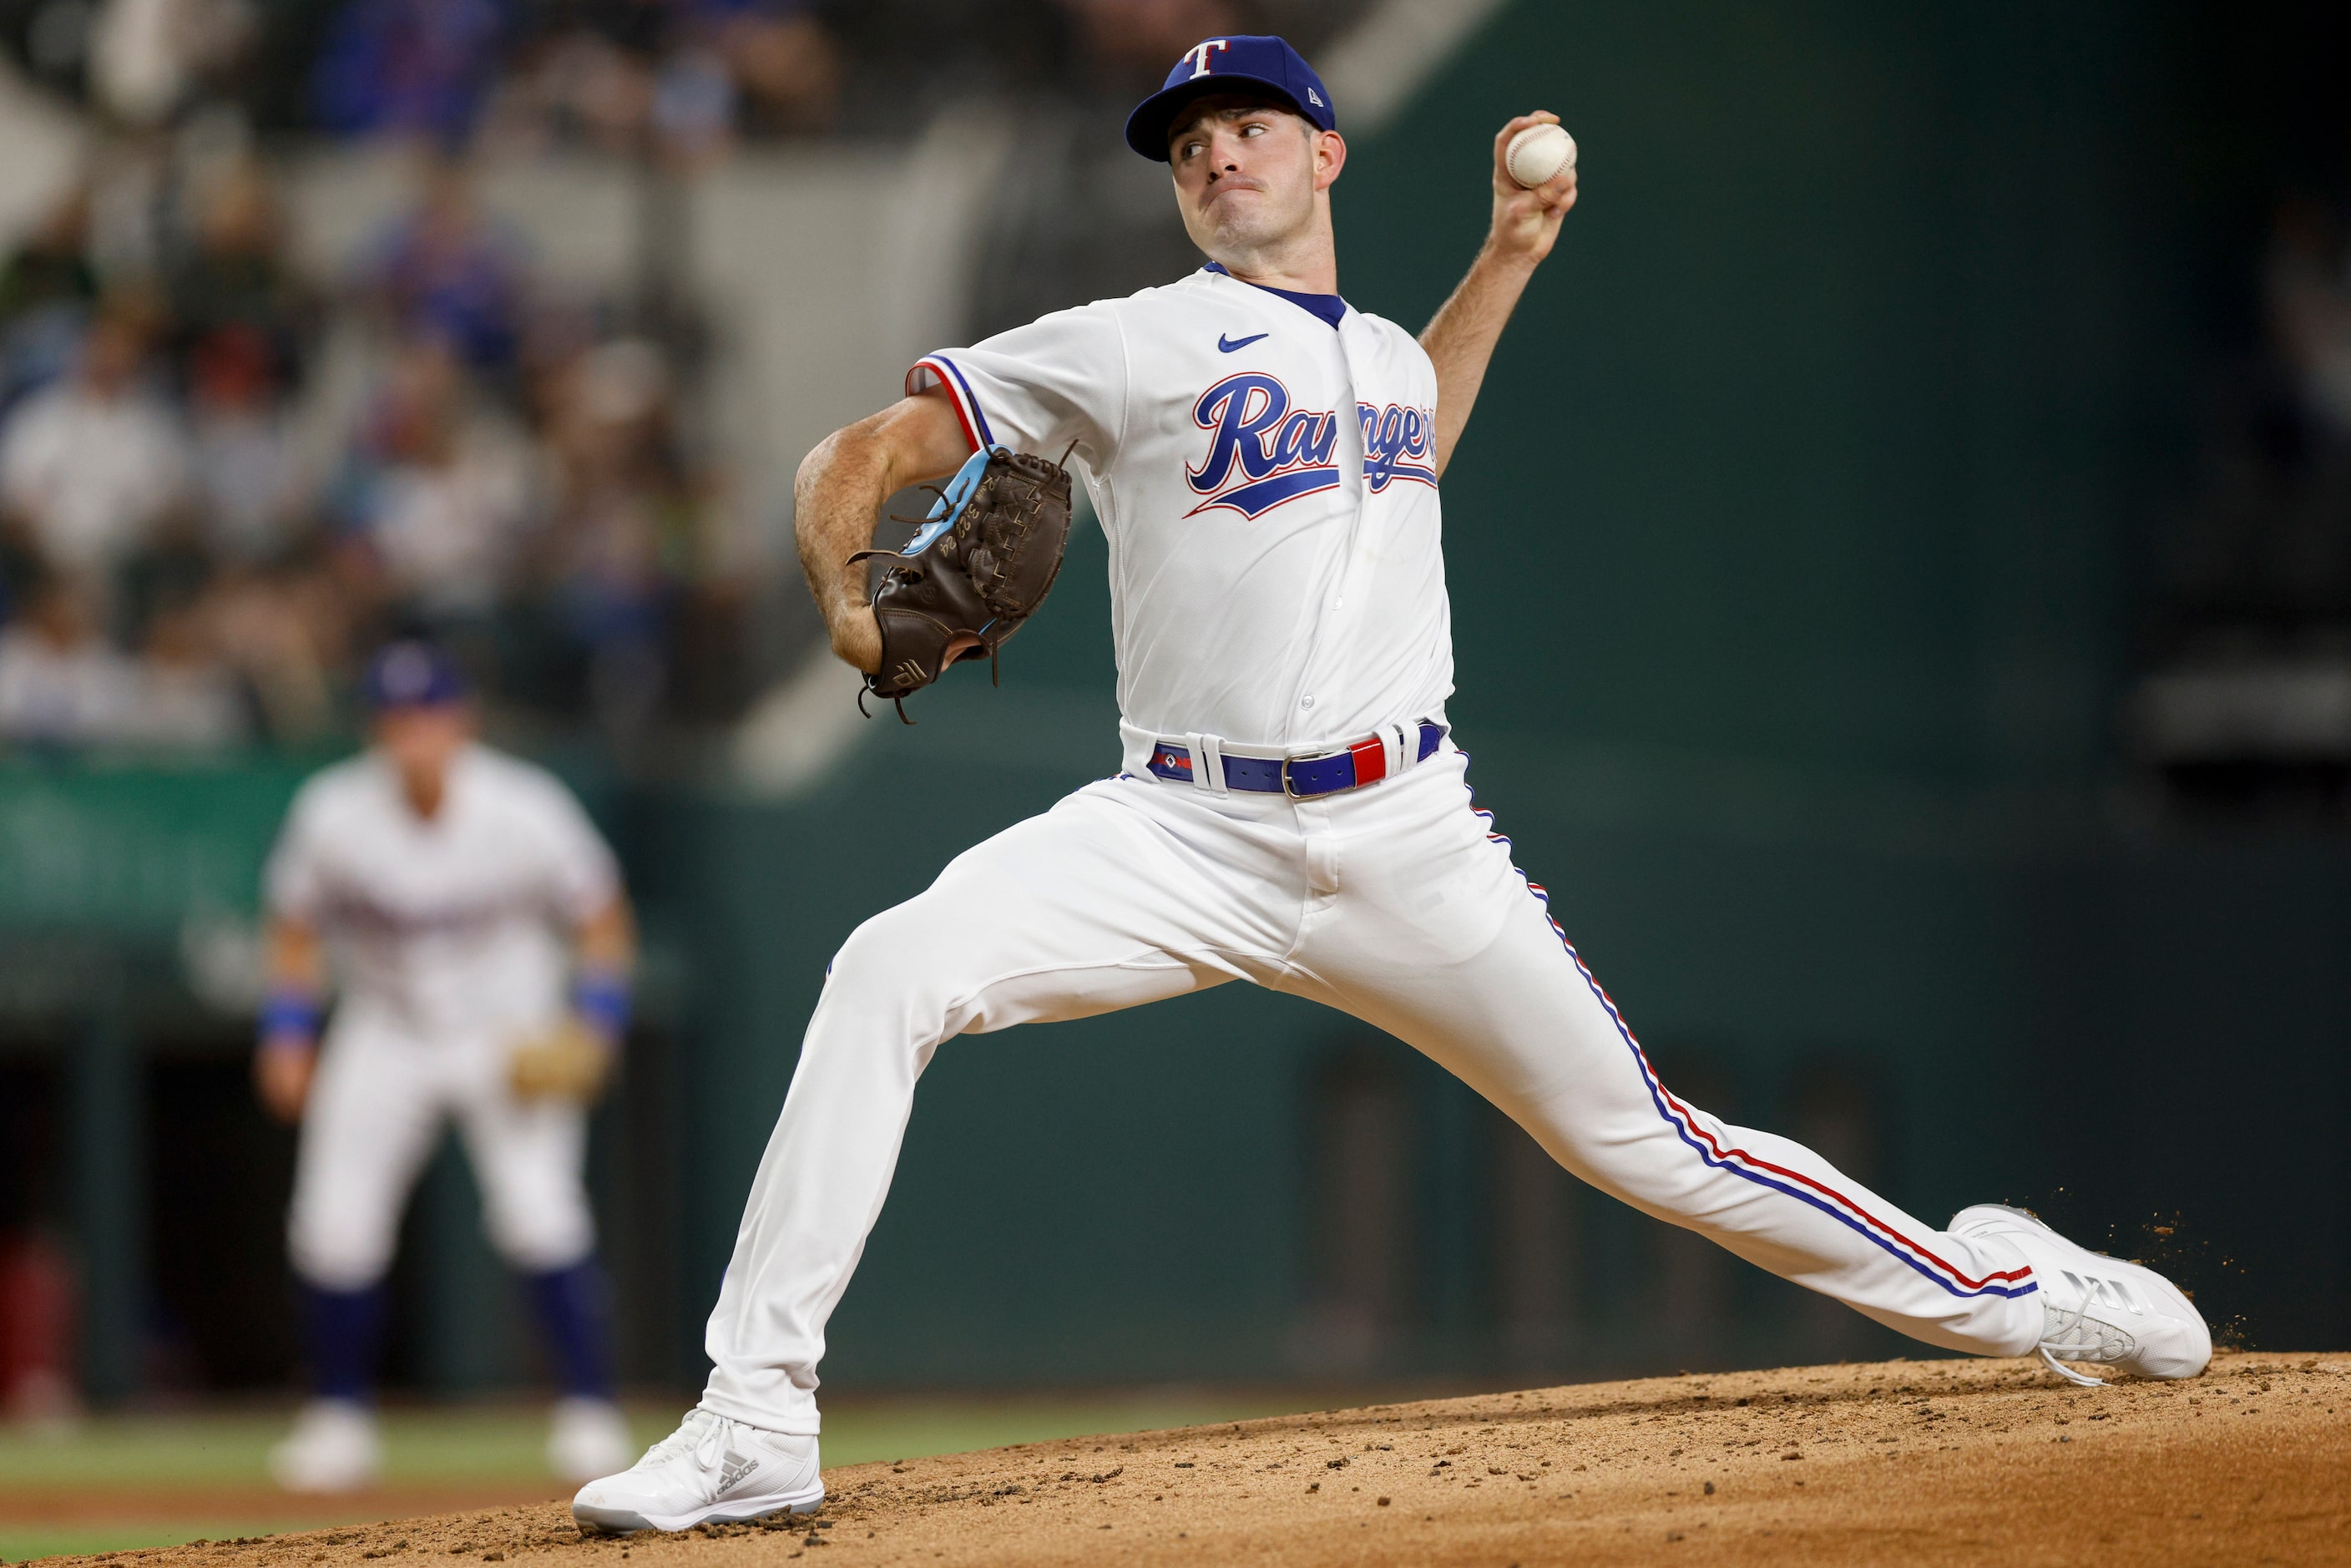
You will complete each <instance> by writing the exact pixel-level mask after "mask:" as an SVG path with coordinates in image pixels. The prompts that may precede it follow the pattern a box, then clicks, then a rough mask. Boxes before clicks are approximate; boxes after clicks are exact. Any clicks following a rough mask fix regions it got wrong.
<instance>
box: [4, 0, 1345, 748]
mask: <svg viewBox="0 0 2351 1568" xmlns="http://www.w3.org/2000/svg"><path fill="white" fill-rule="evenodd" d="M1359 9H1360V5H1359V4H1357V3H1356V0H1340V3H1336V4H1325V3H1321V0H1002V3H1000V4H991V5H977V4H972V3H970V0H870V3H867V4H861V5H832V4H828V3H818V0H279V3H276V4H271V5H262V4H259V0H0V45H5V47H7V48H8V49H9V50H10V51H11V52H12V53H13V55H14V57H15V59H16V68H17V69H18V70H19V71H20V72H21V73H23V74H24V75H26V77H28V78H30V79H31V80H32V81H34V82H36V83H37V84H39V85H40V86H41V87H42V88H44V89H47V90H51V91H54V92H58V93H62V94H64V95H66V96H68V97H69V98H71V99H74V100H75V101H77V102H78V104H79V105H80V106H81V108H82V110H84V112H85V115H86V120H87V122H88V123H89V126H90V127H91V128H92V130H93V131H94V132H95V137H94V140H93V141H92V144H91V152H90V155H89V159H88V168H87V172H86V173H85V176H84V178H83V179H82V181H81V182H80V183H79V184H78V186H77V188H75V189H74V190H73V191H71V192H70V193H68V194H67V195H66V196H65V197H64V198H63V199H62V200H60V201H58V202H57V203H56V204H55V205H54V206H53V207H52V208H51V209H50V210H49V211H48V212H47V215H46V216H45V217H44V218H43V219H42V220H41V221H40V223H39V224H38V225H37V227H36V228H34V229H33V230H32V231H31V232H30V233H28V234H26V235H23V236H21V237H20V238H19V239H18V240H17V241H16V244H15V246H14V249H13V254H10V255H8V256H7V257H6V259H5V263H0V741H5V742H8V743H12V744H14V745H15V746H16V747H19V748H22V747H26V746H35V747H37V746H44V745H46V746H87V745H105V744H125V745H145V746H172V747H224V746H231V745H236V744H241V743H277V744H283V743H289V742H290V743H300V742H302V741H304V740H306V739H308V738H309V737H316V736H319V735H322V734H330V733H333V732H335V731H336V730H337V729H338V727H339V726H341V725H343V724H346V723H348V717H349V705H348V702H347V700H346V697H345V693H346V689H347V687H348V685H349V680H350V673H351V671H352V670H353V668H354V661H355V659H356V657H357V656H358V655H359V653H361V652H363V651H364V648H365V647H366V646H367V645H369V644H370V643H372V642H374V641H375V640H377V639H379V638H381V637H383V636H387V635H392V634H411V633H422V634H429V635H432V636H434V637H436V638H439V639H440V640H442V641H443V642H444V643H447V644H448V645H450V646H451V647H453V648H455V649H456V650H458V651H459V652H460V653H461V655H462V656H463V657H464V658H465V661H466V662H467V664H469V665H470V666H471V667H473V668H474V669H475V673H476V675H477V677H478V678H479V680H480V681H481V684H482V685H483V687H484V689H485V691H486V694H487V695H488V697H489V699H490V700H491V702H492V703H493V704H494V705H495V706H502V707H504V708H505V709H506V710H507V713H508V714H509V716H513V715H520V716H525V717H526V718H545V719H547V720H549V721H552V722H558V723H568V722H575V721H586V722H589V723H591V724H592V725H593V726H595V727H597V728H598V729H600V730H601V731H602V732H603V733H604V734H605V735H606V736H607V737H610V738H612V739H614V740H621V741H626V740H629V739H632V738H635V737H640V736H641V735H642V733H643V731H644V730H645V729H646V728H647V727H649V726H653V725H656V724H661V723H664V722H667V721H674V720H682V721H684V722H688V723H695V722H706V721H711V720H724V719H725V718H727V717H729V716H733V715H734V714H736V713H738V712H740V711H741V709H742V708H743V706H745V705H746V704H747V702H748V701H749V700H750V697H751V695H753V691H754V689H755V687H756V677H755V675H754V674H753V673H752V672H751V671H750V670H749V668H748V666H747V663H746V661H745V659H744V658H743V657H742V654H743V651H744V649H745V647H746V646H747V644H748V643H752V642H755V641H758V640H760V639H761V638H764V639H765V640H766V642H767V643H774V642H775V641H777V639H778V637H779V636H781V635H782V633H781V632H778V630H777V629H776V628H775V627H762V626H760V625H758V624H756V622H758V617H759V615H760V614H761V613H767V614H768V618H769V619H770V620H774V619H776V617H777V614H778V612H776V610H775V605H776V602H777V601H774V600H772V599H763V598H762V597H761V595H762V594H763V593H764V592H766V591H768V589H771V588H773V586H774V585H775V579H774V578H773V577H772V575H768V576H764V577H763V574H762V569H763V566H764V565H765V564H766V563H765V562H764V561H763V559H762V553H763V552H762V550H761V549H760V548H759V546H758V539H759V538H760V537H761V530H760V528H758V527H757V526H755V524H754V520H753V519H747V518H745V517H741V516H739V515H737V514H738V513H739V511H740V503H739V501H738V499H737V497H735V496H734V495H733V494H732V491H731V488H730V486H729V485H728V483H727V482H726V475H725V474H724V472H723V471H722V468H721V465H719V464H717V463H716V460H715V459H714V458H713V457H712V456H711V455H710V454H709V451H708V445H709V440H708V432H709V429H710V425H711V422H710V421H709V420H708V419H706V418H705V417H704V416H703V411H702V408H701V406H700V405H701V402H702V396H703V390H702V389H703V382H704V381H705V375H704V371H705V359H706V356H705V353H704V352H703V347H704V345H705V343H706V342H707V340H708V339H709V337H710V334H709V332H708V331H707V330H706V329H705V328H704V326H703V324H702V323H701V322H700V321H699V320H698V319H697V317H696V314H695V310H696V307H695V301H693V300H692V299H690V298H680V297H678V290H679V288H680V287H681V286H680V285H678V284H677V282H676V281H675V279H674V278H671V279H668V280H666V282H665V283H664V281H663V280H659V279H644V280H641V283H640V286H639V292H638V296H637V297H635V298H626V299H582V298H567V297H565V296H564V295H563V294H562V292H561V291H560V290H559V289H557V288H555V287H551V286H550V284H549V281H548V280H547V279H546V278H545V277H541V276H540V275H539V274H538V272H537V271H536V270H535V269H534V267H533V263H532V258H531V257H530V256H529V255H528V251H527V249H526V248H525V246H522V245H521V244H520V243H519V242H518V241H517V239H516V238H515V237H514V236H513V235H510V234H508V233H507V232H505V231H504V230H502V229H501V227H500V226H499V225H496V223H494V222H492V221H490V220H489V219H487V218H486V217H485V216H484V214H483V213H482V211H481V209H480V208H479V207H478V206H477V204H475V200H474V197H473V193H472V192H471V190H470V188H469V183H468V177H467V171H468V170H469V169H474V168H479V167H482V166H485V165H486V164H490V163H502V162H511V161H514V160H517V159H528V158H529V157H532V156H535V155H537V154H539V153H542V152H548V151H550V150H562V151H566V152H571V153H575V154H584V155H589V156H595V157H603V158H611V159H620V160H623V161H626V162H629V163H631V165H632V166H633V167H637V168H640V169H642V170H643V171H645V172H647V174H648V175H649V176H650V177H651V178H652V179H653V182H654V183H656V184H657V185H672V184H674V183H676V182H681V181H687V180H692V179H694V178H696V177H698V175H699V174H700V173H702V172H705V171H706V170H708V169H710V168H712V167H714V166H716V164H717V163H718V162H721V161H723V160H724V159H726V157H727V156H728V154H729V153H730V152H732V151H734V150H735V149H737V148H738V147H739V146H741V145H743V144H744V143H745V142H746V141H757V140H760V139H772V138H776V137H794V136H812V135H833V136H844V135H845V136H861V135H862V136H887V137H893V138H903V137H905V136H907V135H910V134H912V133H913V132H914V131H916V130H918V129H919V127H920V124H921V122H922V121H923V120H924V119H925V118H926V116H927V111H928V106H930V105H932V104H935V103H937V102H943V101H949V100H951V99H955V98H956V97H962V96H968V95H972V94H976V93H986V92H990V91H995V92H1004V91H1014V90H1017V91H1019V92H1021V93H1023V95H1024V96H1025V97H1027V98H1028V99H1029V100H1030V101H1031V103H1032V108H1033V110H1034V112H1035V115H1036V117H1037V120H1038V124H1039V127H1040V135H1039V138H1038V145H1037V146H1036V147H1034V148H1032V149H1031V150H1030V153H1031V156H1032V158H1033V160H1034V161H1035V162H1036V163H1037V166H1038V169H1039V170H1040V177H1039V178H1037V179H1035V180H1032V181H1030V182H1028V183H1027V185H1026V189H1027V191H1028V193H1027V194H1026V195H1025V196H1022V197H1020V198H1019V200H1016V201H1014V202H1012V203H1010V204H1007V205H1006V206H1005V208H1004V210H1003V212H1002V214H1000V217H999V225H1000V227H1001V228H1002V231H1003V232H1002V233H1001V234H1000V235H998V236H997V237H996V239H995V240H994V242H993V243H991V244H990V245H989V246H986V247H984V250H985V253H986V254H985V256H984V259H983V262H982V269H981V271H982V275H981V277H979V279H978V280H977V285H976V291H975V292H976V296H977V304H976V306H975V314H976V315H977V316H979V317H980V318H982V319H980V320H979V321H977V323H975V325H976V327H977V329H982V330H985V329H991V328H992V327H993V326H995V325H999V324H1001V323H1000V322H998V321H997V320H996V319H995V318H998V317H1005V318H1007V319H1012V318H1016V317H1017V318H1019V319H1026V318H1027V317H1029V316H1033V315H1035V314H1037V313H1039V312H1040V311H1041V310H1045V309H1050V308H1058V307H1060V306H1061V305H1063V304H1067V303H1069V302H1070V301H1071V300H1072V299H1077V298H1092V297H1097V296H1100V295H1102V294H1106V293H1122V292H1125V291H1127V290H1129V289H1132V288H1134V287H1141V286H1142V285H1144V284H1146V283H1151V282H1156V281H1160V280H1162V279H1163V278H1164V277H1165V276H1168V275H1170V274H1171V273H1172V272H1177V271H1181V270H1182V269H1183V268H1185V267H1188V266H1189V265H1191V259H1192V258H1191V253H1190V251H1189V248H1188V246H1186V244H1185V242H1184V239H1183V235H1182V234H1181V231H1180V229H1178V228H1177V227H1175V225H1174V224H1173V222H1172V220H1171V218H1170V217H1169V214H1167V211H1166V206H1165V200H1164V197H1163V196H1162V194H1161V193H1159V192H1158V191H1157V189H1156V187H1155V186H1153V187H1152V188H1151V190H1150V192H1149V193H1150V195H1151V196H1152V198H1153V199H1152V200H1151V201H1150V202H1149V203H1148V204H1137V203H1134V202H1132V201H1129V202H1125V203H1124V204H1123V207H1126V208H1134V209H1135V213H1134V220H1133V222H1131V223H1128V224H1125V225H1123V226H1122V225H1121V223H1120V221H1118V213H1119V212H1120V211H1121V210H1122V203H1121V202H1120V201H1119V200H1118V197H1119V194H1120V193H1121V192H1123V191H1125V190H1126V189H1127V187H1128V186H1130V185H1134V183H1136V182H1137V180H1138V179H1139V178H1140V176H1139V175H1138V173H1137V171H1136V170H1135V169H1134V168H1133V167H1130V165H1132V164H1133V163H1134V160H1133V159H1132V158H1131V157H1129V156H1127V155H1125V154H1124V152H1123V148H1122V147H1121V146H1120V145H1119V141H1118V138H1117V136H1116V134H1115V125H1114V124H1110V125H1109V129H1107V130H1105V129H1103V128H1102V127H1100V126H1092V124H1091V121H1092V120H1094V119H1104V120H1105V123H1106V124H1108V123H1109V121H1110V120H1115V119H1116V118H1117V117H1119V116H1123V113H1124V110H1125V107H1126V106H1127V105H1128V104H1129V103H1130V102H1131V101H1132V99H1133V98H1134V95H1135V94H1136V93H1137V92H1139V91H1142V90H1145V89H1148V88H1149V87H1150V86H1151V85H1153V84H1155V82H1156V81H1157V80H1158V78H1160V77H1161V76H1162V75H1163V74H1164V73H1165V70H1166V68H1167V62H1168V61H1170V60H1172V59H1173V58H1174V57H1175V55H1176V54H1177V53H1179V52H1180V51H1181V50H1182V49H1183V48H1184V47H1186V46H1188V45H1189V44H1190V43H1191V42H1192V41H1193V40H1194V39H1195V38H1196V37H1202V36H1205V35H1207V34H1211V33H1214V32H1217V31H1252V30H1277V29H1280V30H1287V31H1289V32H1290V33H1291V34H1293V35H1294V36H1296V37H1301V39H1303V40H1306V41H1309V42H1310V43H1311V40H1313V39H1314V38H1317V37H1324V36H1327V35H1328V34H1329V33H1330V32H1331V31H1332V29H1334V28H1335V27H1337V26H1342V25H1343V23H1344V22H1345V21H1346V20H1347V19H1348V18H1349V17H1350V16H1353V14H1354V12H1355V11H1357V10H1359ZM1057 105H1058V108H1057V107H1055V106H1057ZM321 137H324V138H329V139H339V140H346V141H349V140H369V141H382V142H388V143H392V144H394V145H397V146H399V147H401V148H403V149H406V150H407V152H408V155H409V156H410V157H411V158H412V159H413V161H414V162H415V164H416V167H417V169H418V171H419V172H418V174H417V177H416V179H415V182H414V190H413V197H412V204H411V206H410V208H409V210H408V211H407V212H406V213H405V214H403V215H402V216H401V217H400V218H399V219H398V220H397V221H395V222H392V223H391V224H389V225H387V226H386V227H385V228H384V230H383V231H382V232H381V234H379V235H376V236H375V238H374V239H373V241H372V242H371V244H370V245H369V246H366V247H365V249H364V252H363V254H362V255H361V256H360V259H359V261H358V263H357V264H356V265H354V266H350V267H347V268H345V269H343V270H342V272H341V274H340V275H339V276H334V277H318V276H309V275H306V273H305V271H304V269H303V267H301V266H299V265H298V262H297V260H296V256H297V252H296V250H295V248H294V246H292V245H291V244H290V243H289V226H290V225H289V222H288V214H287V210H286V205H285V201H284V198H283V193H281V192H280V191H279V190H277V189H276V188H274V186H273V182H272V177H271V173H270V171H271V169H272V167H273V164H272V159H273V158H274V157H275V155H276V150H277V149H278V148H280V147H281V146H283V145H285V144H286V139H287V138H295V139H301V138H308V139H311V140H316V139H318V138H321ZM648 210H649V211H651V210H653V209H650V208H649V209H648ZM1163 231H1164V232H1163ZM658 251H659V246H657V245H656V246H653V247H652V248H651V249H649V250H648V253H647V254H648V255H649V256H653V255H655V254H657V253H658ZM1130 274H1132V276H1130ZM664 288H666V290H667V293H666V295H664ZM758 521H759V522H762V523H765V524H768V525H772V524H773V522H774V519H759V520H758ZM767 531H768V532H772V531H773V529H772V527H771V526H770V527H769V528H768V530H767ZM764 651H765V652H767V653H769V654H770V655H772V654H773V653H774V650H773V649H772V648H764ZM770 662H771V663H772V658H771V660H770ZM769 673H772V672H769Z"/></svg>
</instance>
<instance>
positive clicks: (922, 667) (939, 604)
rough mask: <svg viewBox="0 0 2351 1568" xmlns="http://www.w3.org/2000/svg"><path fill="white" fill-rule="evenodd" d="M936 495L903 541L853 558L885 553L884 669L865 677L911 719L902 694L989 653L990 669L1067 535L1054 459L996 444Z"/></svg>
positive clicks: (1047, 582)
mask: <svg viewBox="0 0 2351 1568" xmlns="http://www.w3.org/2000/svg"><path fill="white" fill-rule="evenodd" d="M1061 456H1062V458H1063V459H1064V460H1067V458H1068V457H1069V454H1068V453H1066V452H1064V453H1063V454H1061ZM936 494H937V496H938V497H939V499H938V502H937V504H936V505H935V506H934V507H932V508H931V511H930V515H929V516H928V517H925V518H923V519H922V525H923V526H922V528H921V529H920V531H918V532H917V533H916V534H915V535H914V538H913V539H912V540H911V541H909V542H908V543H907V545H906V547H905V548H904V549H901V550H897V551H894V552H893V551H890V550H860V551H858V552H857V553H856V554H855V555H853V556H851V557H850V558H849V559H852V560H863V559H867V558H868V557H872V556H889V557H891V566H890V570H888V571H887V572H885V573H883V577H882V580H881V582H880V584H879V585H877V586H876V587H875V588H874V590H873V619H874V621H875V622H877V623H878V624H879V625H880V627H881V629H882V668H881V669H880V671H879V672H877V673H875V674H870V675H868V676H866V677H865V690H866V691H870V692H872V694H873V695H876V696H882V697H888V698H889V699H890V700H891V701H893V702H894V703H896V704H897V705H898V716H899V717H900V718H902V719H905V721H906V722H907V723H908V724H912V723H914V720H913V719H911V718H906V705H905V701H904V699H905V696H906V695H907V694H908V693H909V692H914V691H919V690H921V689H922V688H923V687H925V686H927V685H930V684H931V683H932V682H933V681H935V680H937V679H938V678H939V676H940V674H942V673H943V672H944V671H945V670H946V667H947V666H948V665H949V664H954V663H956V661H957V660H959V659H979V658H985V659H987V661H988V663H989V665H990V674H991V675H993V674H994V664H995V662H996V653H997V650H998V648H1001V647H1002V646H1003V645H1004V643H1005V640H1006V639H1007V638H1008V637H1010V636H1011V635H1012V633H1014V632H1018V631H1019V630H1020V623H1021V622H1024V621H1026V620H1028V619H1029V616H1031V615H1034V614H1035V613H1036V612H1037V607H1038V606H1039V605H1040V604H1042V603H1044V601H1045V595H1046V593H1047V592H1048V591H1050V590H1051V588H1052V586H1053V579H1054V578H1055V577H1056V576H1058V575H1059V574H1060V572H1061V552H1062V551H1063V550H1064V549H1067V548H1068V545H1069V540H1070V475H1069V471H1068V470H1067V469H1065V468H1063V467H1062V466H1061V464H1059V463H1055V462H1053V461H1052V460H1051V459H1050V458H1045V457H1038V456H1034V455H1030V454H1029V453H1026V452H1008V451H1007V450H1005V449H1004V448H1003V447H1001V446H997V447H990V448H987V449H985V450H982V451H979V452H975V453H973V454H972V455H971V459H970V461H969V462H967V463H966V464H965V465H963V467H962V469H961V470H960V471H959V472H958V473H957V474H956V476H955V478H954V479H952V480H951V481H949V482H948V485H947V487H946V489H944V490H939V491H937V492H936ZM902 520H907V519H902ZM857 706H859V707H860V708H861V709H862V708H863V707H864V706H865V694H864V692H860V693H859V694H858V698H857Z"/></svg>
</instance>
